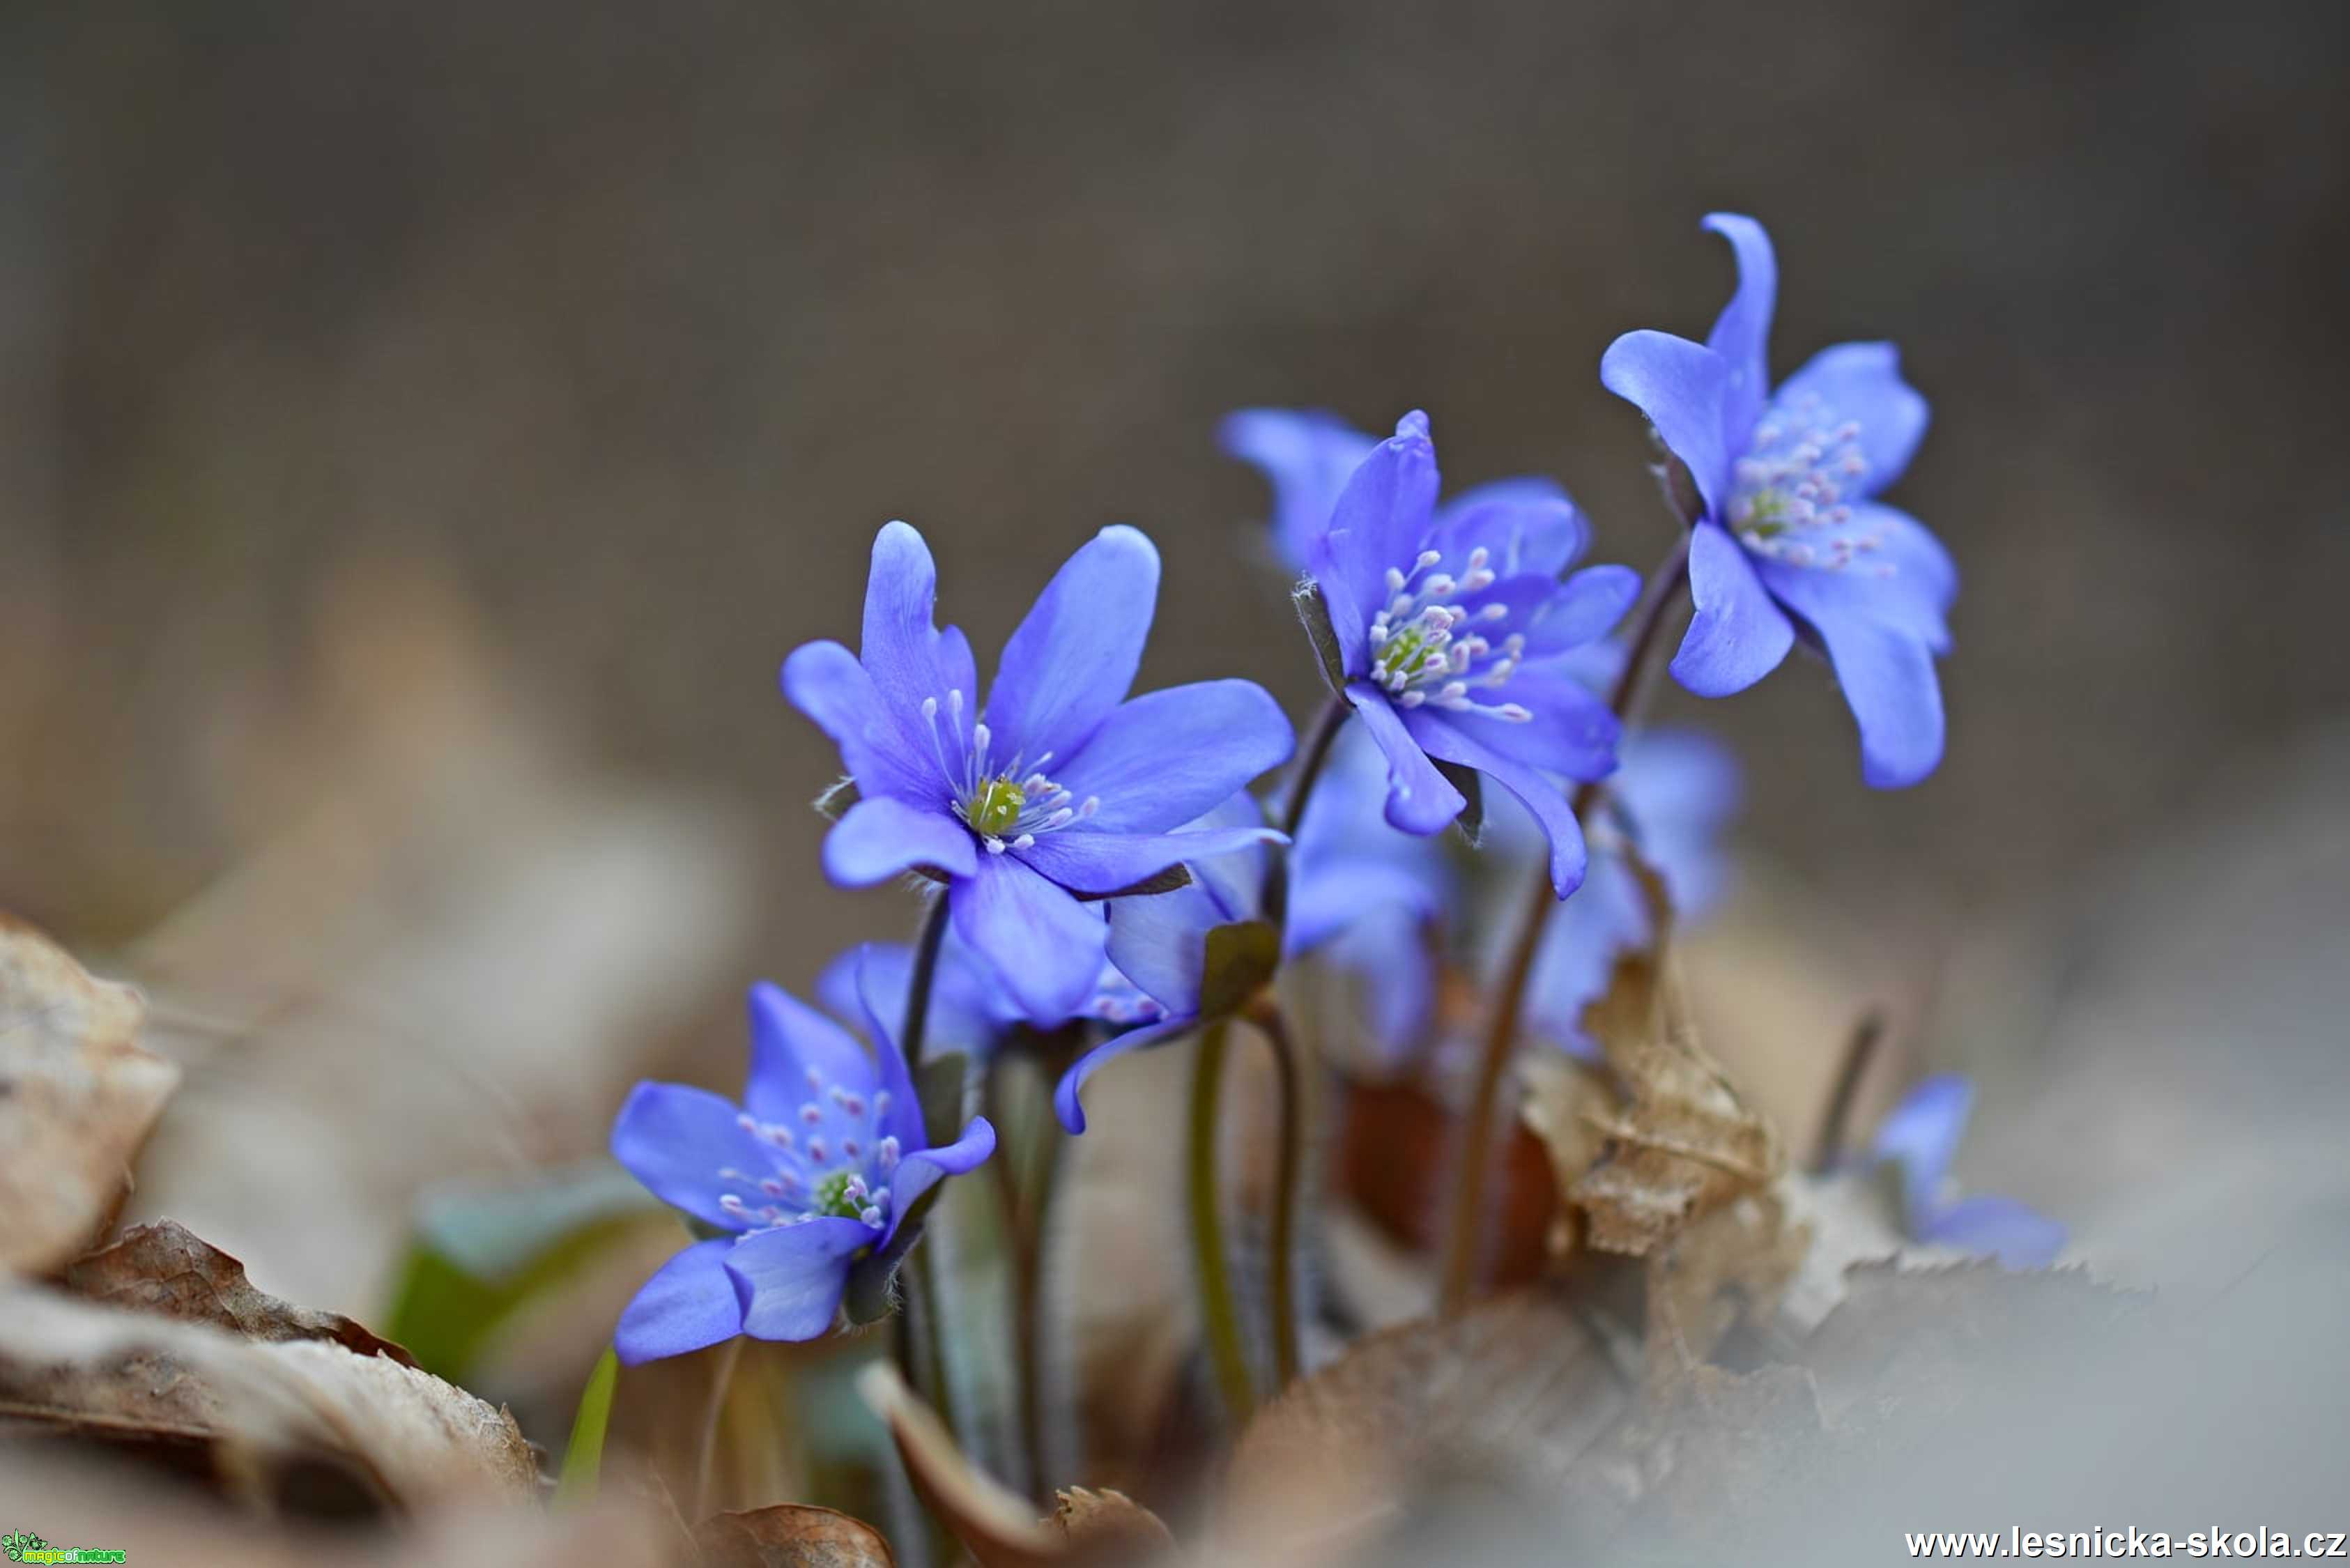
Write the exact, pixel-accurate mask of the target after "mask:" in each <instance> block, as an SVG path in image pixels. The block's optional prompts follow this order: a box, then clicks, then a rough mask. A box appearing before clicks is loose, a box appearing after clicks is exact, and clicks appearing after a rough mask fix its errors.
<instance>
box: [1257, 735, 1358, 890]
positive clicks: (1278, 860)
mask: <svg viewBox="0 0 2350 1568" xmlns="http://www.w3.org/2000/svg"><path fill="white" fill-rule="evenodd" d="M1354 711H1355V709H1354V705H1353V704H1352V703H1350V702H1348V701H1347V700H1346V699H1345V698H1344V697H1341V696H1339V695H1338V694H1337V693H1336V691H1333V692H1332V693H1330V695H1329V697H1328V698H1327V699H1326V701H1324V702H1323V704H1322V711H1321V712H1319V713H1317V714H1315V718H1314V728H1313V729H1312V730H1310V731H1308V732H1306V736H1305V749H1304V750H1303V751H1301V752H1299V753H1297V766H1296V768H1295V771H1294V772H1293V773H1292V774H1290V779H1289V790H1288V793H1287V794H1285V795H1284V797H1283V800H1282V805H1281V831H1282V832H1283V833H1284V834H1285V835H1287V836H1289V838H1290V839H1292V840H1293V841H1294V840H1295V838H1296V837H1297V825H1298V824H1299V823H1301V822H1303V821H1305V803H1306V801H1307V800H1308V799H1309V798H1310V797H1311V796H1312V795H1313V794H1314V784H1315V780H1317V779H1319V778H1320V777H1321V776H1322V764H1323V763H1326V762H1328V761H1329V760H1330V744H1331V742H1334V741H1336V739H1337V738H1338V732H1339V731H1340V730H1342V729H1344V728H1345V727H1346V724H1347V716H1348V715H1349V714H1351V713H1353V712H1354ZM1295 849H1296V846H1295V842H1292V843H1291V844H1288V845H1285V846H1283V847H1282V850H1281V852H1280V853H1279V854H1277V855H1274V856H1270V857H1267V859H1266V863H1265V871H1264V897H1263V899H1262V904H1263V909H1264V918H1265V919H1266V921H1267V922H1268V923H1270V924H1271V925H1272V927H1273V929H1274V930H1276V931H1278V930H1282V929H1285V928H1286V926H1287V923H1288V918H1289V857H1290V856H1291V855H1292V854H1294V853H1295Z"/></svg>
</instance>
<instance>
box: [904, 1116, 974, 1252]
mask: <svg viewBox="0 0 2350 1568" xmlns="http://www.w3.org/2000/svg"><path fill="white" fill-rule="evenodd" d="M994 1152H995V1128H994V1127H993V1124H991V1123H990V1122H989V1121H988V1119H987V1118H986V1117H985V1116H973V1117H972V1118H971V1120H970V1121H969V1122H967V1123H965V1124H964V1126H963V1129H962V1137H958V1138H956V1139H955V1140H954V1142H952V1143H945V1144H941V1145H940V1146H939V1147H936V1148H924V1149H917V1150H916V1151H914V1152H913V1153H911V1154H909V1155H907V1156H905V1157H904V1158H902V1159H900V1160H899V1162H898V1173H897V1175H895V1176H894V1177H892V1178H891V1179H890V1180H889V1208H890V1211H891V1212H892V1213H893V1214H897V1215H901V1216H902V1215H903V1214H904V1213H905V1212H906V1210H908V1209H910V1208H911V1207H912V1206H913V1203H914V1200H915V1199H918V1198H920V1197H921V1195H922V1194H923V1193H925V1192H928V1191H929V1190H930V1189H931V1188H932V1187H934V1186H936V1185H938V1183H939V1182H940V1181H941V1180H943V1179H945V1178H947V1177H950V1176H968V1175H970V1174H971V1173H972V1171H974V1170H977V1169H978V1168H980V1167H981V1166H982V1165H983V1164H984V1163H986V1160H987V1157H988V1156H990V1155H992V1154H993V1153H994ZM893 1227H894V1221H893Z"/></svg>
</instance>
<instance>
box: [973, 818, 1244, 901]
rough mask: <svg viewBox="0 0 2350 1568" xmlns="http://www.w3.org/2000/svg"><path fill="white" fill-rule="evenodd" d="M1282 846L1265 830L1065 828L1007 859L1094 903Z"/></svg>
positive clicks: (1238, 828) (1227, 828)
mask: <svg viewBox="0 0 2350 1568" xmlns="http://www.w3.org/2000/svg"><path fill="white" fill-rule="evenodd" d="M1279 842H1281V835H1280V834H1278V833H1276V832H1274V830H1273V829H1272V828H1269V827H1225V828H1211V829H1207V830H1203V831H1198V832H1191V833H1093V832H1088V831H1087V830H1086V829H1083V828H1077V827H1071V828H1065V829H1064V830H1062V831H1061V832H1059V833H1047V834H1044V835H1041V836H1038V838H1037V840H1036V842H1035V843H1034V844H1032V845H1030V846H1028V847H1027V848H1025V849H1014V850H1013V851H1012V852H1011V856H1010V857H1012V858H1017V859H1020V860H1023V861H1025V862H1026V863H1027V864H1028V865H1029V866H1030V867H1034V868H1035V870H1036V871H1038V872H1039V873H1041V874H1043V875H1044V876H1045V877H1050V878H1052V879H1053V880H1054V881H1055V882H1057V883H1059V884H1060V885H1061V886H1062V887H1064V888H1070V889H1071V890H1073V891H1075V892H1079V893H1090V894H1093V895H1095V896H1096V897H1100V896H1103V895H1106V894H1110V893H1117V892H1120V891H1123V890H1124V889H1126V888H1131V887H1133V886H1134V885H1135V884H1136V883H1138V882H1147V881H1149V879H1150V878H1151V877H1156V876H1158V875H1159V873H1160V872H1161V871H1164V870H1167V869H1168V868H1169V867H1174V866H1180V865H1182V864H1183V863H1184V862H1185V861H1187V860H1199V859H1204V858H1206V857H1210V856H1217V855H1232V854H1237V853H1240V852H1242V851H1243V850H1249V849H1253V848H1256V847H1258V846H1261V845H1266V844H1276V843H1279Z"/></svg>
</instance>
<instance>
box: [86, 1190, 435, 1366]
mask: <svg viewBox="0 0 2350 1568" xmlns="http://www.w3.org/2000/svg"><path fill="white" fill-rule="evenodd" d="M66 1285H67V1287H68V1289H70V1290H71V1291H73V1293H75V1294H77V1295H80V1296H86V1297H88V1299H89V1300H91V1301H94V1302H103V1303H108V1304H109V1305H112V1306H122V1307H130V1308H131V1309H133V1310H134V1311H139V1312H151V1313H160V1314H162V1315H163V1316H165V1317H173V1318H178V1319H180V1320H182V1322H185V1323H208V1324H213V1326H214V1327H217V1328H224V1329H228V1330H230V1331H232V1332H233V1333H235V1334H243V1335H244V1337H245V1338H247V1339H258V1340H267V1341H271V1342H273V1343H284V1342H286V1341H289V1340H297V1339H323V1340H331V1341H333V1342H334V1343H335V1344H337V1345H341V1346H342V1347H343V1348H344V1349H346V1350H348V1351H351V1352H354V1353H355V1354H357V1355H388V1356H390V1358H391V1359H392V1360H394V1361H397V1362H399V1363H400V1365H401V1366H415V1365H416V1358H415V1357H414V1356H412V1355H409V1354H408V1352H407V1351H405V1350H403V1349H401V1348H400V1346H399V1345H394V1344H392V1343H391V1341H390V1340H388V1339H380V1338H378V1337H377V1336H376V1335H374V1334H369V1332H368V1331H367V1330H366V1329H364V1328H362V1327H360V1326H359V1324H356V1323H354V1322H352V1321H351V1320H350V1319H349V1318H347V1317H345V1316H343V1315H342V1314H340V1313H331V1312H318V1311H316V1310H314V1309H312V1308H309V1307H300V1306H296V1305H295V1304H294V1303H291V1302H286V1301H280V1300H278V1299H277V1298H276V1296H273V1295H271V1294H269V1293H267V1292H265V1291H262V1290H259V1289H256V1288H255V1285H254V1283H253V1282H252V1281H251V1280H248V1279H246V1278H245V1277H244V1264H243V1263H240V1262H237V1261H236V1260H235V1259H234V1258H232V1257H230V1256H229V1255H228V1254H227V1253H226V1252H224V1251H221V1250H220V1249H219V1248H218V1247H215V1246H213V1244H212V1243H211V1242H209V1241H205V1240H203V1238H202V1237H200V1236H197V1235H195V1234H194V1233H193V1232H192V1231H189V1230H188V1229H187V1227H185V1226H184V1225H182V1224H181V1223H180V1222H179V1221H177V1220H158V1221H156V1222H155V1223H154V1224H151V1225H135V1226H133V1227H131V1228H130V1230H129V1231H124V1232H123V1234H122V1237H121V1239H120V1240H119V1241H115V1242H114V1243H113V1244H112V1245H111V1246H108V1247H103V1248H100V1249H99V1251H95V1252H89V1253H86V1254H84V1255H83V1256H81V1257H79V1258H77V1259H75V1260H74V1261H73V1262H72V1263H71V1264H70V1265H69V1266H68V1268H67V1270H66Z"/></svg>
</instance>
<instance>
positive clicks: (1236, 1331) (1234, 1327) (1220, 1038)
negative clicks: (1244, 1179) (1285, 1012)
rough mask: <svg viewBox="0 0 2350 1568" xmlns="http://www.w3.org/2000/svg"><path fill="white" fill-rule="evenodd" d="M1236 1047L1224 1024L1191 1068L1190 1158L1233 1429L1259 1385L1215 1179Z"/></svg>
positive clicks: (1204, 1309)
mask: <svg viewBox="0 0 2350 1568" xmlns="http://www.w3.org/2000/svg"><path fill="white" fill-rule="evenodd" d="M1231 1043H1232V1028H1231V1025H1230V1024H1229V1023H1225V1022H1224V1021H1222V1020H1221V1019H1219V1020H1218V1021H1217V1022H1215V1023H1211V1024H1209V1025H1208V1027H1207V1031H1206V1033H1203V1034H1201V1036H1200V1054H1199V1059H1198V1060H1197V1061H1196V1062H1195V1063H1194V1064H1193V1065H1192V1068H1191V1137H1190V1143H1189V1146H1188V1158H1187V1159H1186V1161H1185V1165H1186V1168H1187V1171H1188V1173H1189V1181H1188V1188H1189V1194H1190V1198H1191V1258H1192V1266H1193V1270H1194V1272H1195V1273H1196V1274H1197V1276H1198V1280H1199V1286H1200V1321H1201V1324H1202V1325H1203V1327H1204V1328H1205V1330H1206V1332H1207V1339H1208V1359H1209V1360H1210V1361H1211V1362H1212V1363H1213V1364H1214V1366H1215V1369H1216V1386H1217V1387H1218V1388H1219V1389H1220V1390H1221V1391H1222V1394H1223V1397H1224V1413H1225V1415H1226V1416H1227V1417H1229V1418H1230V1420H1231V1421H1232V1425H1233V1427H1234V1428H1239V1427H1241V1426H1243V1425H1244V1424H1245V1423H1246V1422H1247V1420H1248V1418H1249V1417H1250V1415H1251V1414H1252V1413H1253V1412H1254V1410H1255V1409H1256V1385H1255V1380H1254V1379H1253V1378H1252V1377H1251V1376H1249V1364H1248V1347H1247V1345H1246V1342H1245V1341H1244V1340H1243V1337H1242V1334H1241V1314H1240V1309H1239V1307H1238V1306H1237V1305H1236V1304H1234V1303H1233V1300H1232V1272H1231V1270H1230V1268H1229V1267H1228V1266H1227V1264H1226V1262H1225V1258H1224V1225H1223V1219H1222V1210H1221V1209H1220V1207H1219V1200H1220V1199H1221V1196H1222V1195H1221V1193H1220V1192H1219V1191H1218V1185H1219V1184H1218V1182H1217V1180H1216V1134H1217V1131H1218V1124H1217V1116H1216V1109H1217V1105H1218V1102H1219V1101H1220V1100H1221V1099H1222V1089H1223V1086H1224V1054H1225V1052H1226V1050H1227V1049H1228V1048H1229V1047H1230V1045H1231Z"/></svg>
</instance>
